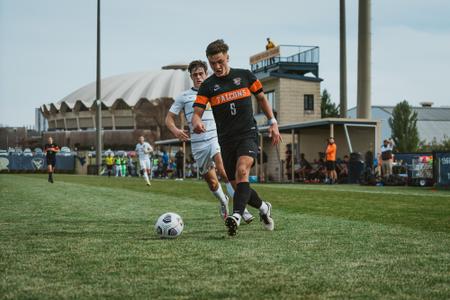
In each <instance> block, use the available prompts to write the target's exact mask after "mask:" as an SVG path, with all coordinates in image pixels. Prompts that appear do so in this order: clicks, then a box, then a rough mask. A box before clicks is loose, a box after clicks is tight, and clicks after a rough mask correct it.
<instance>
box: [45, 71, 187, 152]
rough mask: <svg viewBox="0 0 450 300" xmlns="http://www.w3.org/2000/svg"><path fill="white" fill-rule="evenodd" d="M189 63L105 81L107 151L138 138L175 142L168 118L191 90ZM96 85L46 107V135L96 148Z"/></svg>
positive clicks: (81, 146)
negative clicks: (178, 98)
mask: <svg viewBox="0 0 450 300" xmlns="http://www.w3.org/2000/svg"><path fill="white" fill-rule="evenodd" d="M186 69H187V65H185V64H172V65H168V66H165V67H163V68H162V69H161V70H157V71H149V72H137V73H128V74H122V75H116V76H112V77H108V78H104V79H102V81H101V95H102V98H101V100H102V127H103V129H104V131H103V142H104V147H105V148H119V147H125V148H129V147H130V146H131V145H134V144H135V143H136V139H137V138H138V136H140V135H144V136H145V137H146V139H147V140H149V141H155V140H159V139H166V138H173V137H172V136H171V134H170V132H169V131H168V130H167V128H166V126H165V124H164V119H165V116H166V114H167V112H168V110H169V108H170V106H171V104H172V102H173V99H174V97H176V96H177V95H178V94H180V93H181V92H182V91H184V90H186V89H189V88H190V87H191V81H190V78H189V74H188V72H187V71H186ZM95 95H96V83H95V82H92V83H90V84H88V85H86V86H84V87H81V88H80V89H78V90H76V91H74V92H73V93H71V94H69V95H67V96H66V97H64V98H62V99H61V100H59V101H58V102H55V103H50V104H46V105H43V106H42V107H41V111H42V113H43V115H44V117H45V118H46V119H47V121H48V131H47V132H46V133H45V134H44V138H46V137H47V136H50V135H51V136H53V138H54V139H55V140H56V142H57V143H59V144H61V145H67V146H70V147H77V148H79V149H83V148H85V149H89V148H91V147H92V146H94V145H95V129H96V124H95V113H96V109H97V106H96V104H95Z"/></svg>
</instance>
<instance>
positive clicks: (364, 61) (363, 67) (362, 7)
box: [356, 0, 372, 119]
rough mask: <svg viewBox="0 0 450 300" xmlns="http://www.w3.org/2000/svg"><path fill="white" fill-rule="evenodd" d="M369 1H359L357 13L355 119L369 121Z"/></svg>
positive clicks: (370, 43)
mask: <svg viewBox="0 0 450 300" xmlns="http://www.w3.org/2000/svg"><path fill="white" fill-rule="evenodd" d="M370 6H371V0H359V12H358V90H357V97H358V98H357V109H356V113H357V118H362V119H370V117H371V113H370V109H371V99H370V91H371V76H370V73H371V66H370V64H371V51H372V49H371V47H372V42H371V38H372V37H371V26H370V24H371V20H370V19H371V7H370Z"/></svg>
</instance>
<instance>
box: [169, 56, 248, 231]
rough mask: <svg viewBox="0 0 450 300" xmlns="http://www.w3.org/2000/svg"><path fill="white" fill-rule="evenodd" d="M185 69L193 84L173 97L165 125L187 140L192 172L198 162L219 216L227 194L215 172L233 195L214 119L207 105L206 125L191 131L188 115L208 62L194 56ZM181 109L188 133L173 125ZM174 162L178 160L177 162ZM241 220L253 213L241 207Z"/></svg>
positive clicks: (223, 211)
mask: <svg viewBox="0 0 450 300" xmlns="http://www.w3.org/2000/svg"><path fill="white" fill-rule="evenodd" d="M188 71H189V73H190V77H191V80H192V83H193V85H194V86H193V87H192V88H191V89H189V90H187V91H184V92H183V93H182V94H181V95H180V96H178V97H176V98H175V102H174V103H173V104H172V107H171V108H170V110H169V113H168V114H167V117H166V125H167V127H168V128H169V130H170V131H171V132H172V133H173V135H175V136H176V137H177V138H178V139H180V140H181V141H187V140H188V139H189V138H190V140H191V149H192V154H191V158H190V161H191V162H192V164H191V167H192V168H193V170H192V174H194V173H196V172H197V170H196V168H194V167H193V166H194V165H197V164H198V166H199V171H200V174H201V175H203V178H204V179H205V181H206V183H207V184H208V187H209V190H210V191H211V193H212V194H213V195H214V197H216V198H217V200H219V211H220V215H221V216H222V218H223V219H225V218H226V217H227V216H228V197H226V195H225V194H224V192H223V190H222V187H221V185H220V182H219V179H218V175H219V176H220V177H221V180H222V181H223V182H224V183H225V186H226V187H227V192H228V195H230V197H233V195H234V189H233V187H232V186H231V183H230V182H229V180H228V176H227V174H226V173H225V169H224V166H223V161H222V156H221V154H220V146H219V142H218V140H217V130H216V122H215V121H214V115H213V112H212V110H211V108H210V107H209V108H207V109H206V110H205V113H204V114H203V116H202V121H203V122H204V124H205V126H206V132H203V133H199V134H197V133H195V132H194V131H193V127H192V115H193V112H194V108H193V107H192V103H193V102H194V100H195V98H196V96H197V92H198V89H199V87H200V85H201V84H202V83H203V81H204V80H205V79H206V77H207V74H208V65H207V64H206V62H204V61H201V60H194V61H192V62H191V63H190V64H189V67H188ZM181 111H183V112H184V116H185V118H186V121H187V123H188V124H189V129H190V131H191V132H190V135H189V134H188V132H187V131H185V130H183V129H180V128H177V127H176V125H175V117H176V116H177V115H179V114H180V112H181ZM177 164H178V163H177ZM243 217H244V221H245V222H246V223H247V224H249V223H250V222H251V221H253V219H254V217H253V216H252V215H251V214H250V213H249V212H248V211H247V210H246V211H244V216H243Z"/></svg>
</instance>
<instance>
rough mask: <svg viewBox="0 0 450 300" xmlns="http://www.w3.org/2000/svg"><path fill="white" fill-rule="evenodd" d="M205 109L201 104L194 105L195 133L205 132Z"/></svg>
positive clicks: (193, 122)
mask: <svg viewBox="0 0 450 300" xmlns="http://www.w3.org/2000/svg"><path fill="white" fill-rule="evenodd" d="M204 112H205V109H204V108H202V107H199V106H196V107H194V113H193V114H192V127H193V128H194V132H195V133H203V132H205V131H206V127H205V124H204V123H203V121H202V116H203V113H204Z"/></svg>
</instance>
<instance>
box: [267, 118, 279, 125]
mask: <svg viewBox="0 0 450 300" xmlns="http://www.w3.org/2000/svg"><path fill="white" fill-rule="evenodd" d="M273 124H278V122H277V119H275V118H272V119H270V120H269V125H273Z"/></svg>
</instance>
